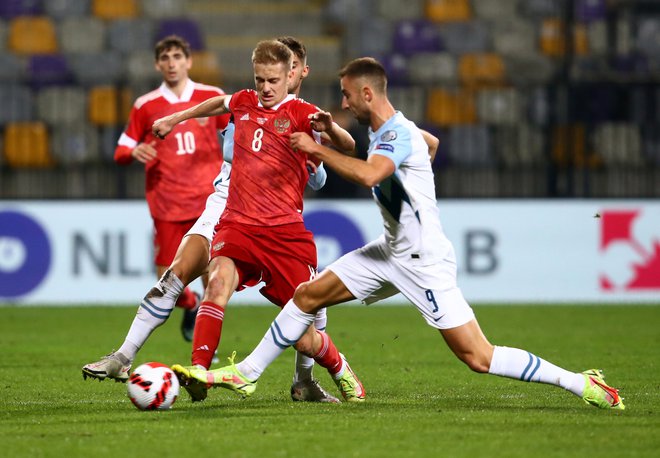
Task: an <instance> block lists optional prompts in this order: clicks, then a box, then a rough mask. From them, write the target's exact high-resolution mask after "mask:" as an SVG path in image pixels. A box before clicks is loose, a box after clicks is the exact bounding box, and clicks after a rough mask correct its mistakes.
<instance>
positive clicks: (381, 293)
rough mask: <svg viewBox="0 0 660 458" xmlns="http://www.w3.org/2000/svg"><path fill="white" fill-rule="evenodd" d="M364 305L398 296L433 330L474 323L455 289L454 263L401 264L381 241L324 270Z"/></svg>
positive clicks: (470, 312) (457, 289) (346, 256)
mask: <svg viewBox="0 0 660 458" xmlns="http://www.w3.org/2000/svg"><path fill="white" fill-rule="evenodd" d="M327 268H328V269H329V270H331V271H332V272H334V273H335V274H336V275H337V276H338V277H339V279H340V280H341V281H342V283H344V285H345V286H346V288H348V290H349V291H350V292H351V293H352V294H353V295H354V296H355V297H356V298H358V299H359V300H361V301H362V302H364V303H365V304H371V303H373V302H376V301H379V300H381V299H385V298H387V297H390V296H393V295H395V294H396V293H398V292H401V293H402V294H403V295H404V296H405V297H406V298H407V299H408V300H409V301H410V302H412V303H413V304H414V305H415V307H417V309H418V310H419V311H420V313H421V314H422V316H423V317H424V319H425V320H426V322H427V323H428V324H429V325H430V326H432V327H434V328H437V329H451V328H455V327H458V326H461V325H463V324H465V323H467V322H468V321H470V320H472V319H474V312H473V311H472V308H471V307H470V306H469V304H468V303H467V302H466V301H465V299H464V298H463V294H462V293H461V290H460V289H459V288H458V286H456V263H455V262H451V261H450V260H443V261H441V262H438V263H436V264H431V265H424V266H422V265H416V264H415V263H414V262H402V261H401V259H400V258H395V257H393V256H391V255H390V254H389V248H388V247H387V244H386V243H385V239H384V238H382V237H381V238H380V239H377V240H375V241H373V242H371V243H368V244H367V245H365V246H363V247H362V248H359V249H357V250H354V251H351V252H350V253H347V254H345V255H344V256H342V257H341V258H339V259H338V260H337V261H335V262H333V263H332V264H330V265H329V266H328V267H327Z"/></svg>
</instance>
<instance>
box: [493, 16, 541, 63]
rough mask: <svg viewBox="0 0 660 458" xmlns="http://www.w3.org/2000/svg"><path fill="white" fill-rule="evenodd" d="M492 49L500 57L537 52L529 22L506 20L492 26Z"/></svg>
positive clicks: (534, 34)
mask: <svg viewBox="0 0 660 458" xmlns="http://www.w3.org/2000/svg"><path fill="white" fill-rule="evenodd" d="M491 30H492V36H493V48H494V49H495V51H496V52H497V53H498V54H501V55H502V56H519V55H530V54H535V53H536V52H537V49H536V46H537V43H536V30H535V28H534V25H533V24H532V23H531V22H530V21H521V20H513V19H507V20H505V21H500V22H497V23H495V24H493V26H492V29H491Z"/></svg>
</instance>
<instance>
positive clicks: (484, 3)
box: [472, 0, 520, 22]
mask: <svg viewBox="0 0 660 458" xmlns="http://www.w3.org/2000/svg"><path fill="white" fill-rule="evenodd" d="M518 3H520V2H519V1H518V0H497V1H493V0H472V12H473V13H474V17H475V18H478V19H484V20H487V21H495V22H501V21H505V20H510V19H512V18H514V17H515V16H516V15H517V7H518Z"/></svg>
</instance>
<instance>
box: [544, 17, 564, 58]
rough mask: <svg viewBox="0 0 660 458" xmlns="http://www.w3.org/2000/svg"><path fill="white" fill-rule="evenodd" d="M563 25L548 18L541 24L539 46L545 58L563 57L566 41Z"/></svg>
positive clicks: (558, 20) (557, 20)
mask: <svg viewBox="0 0 660 458" xmlns="http://www.w3.org/2000/svg"><path fill="white" fill-rule="evenodd" d="M564 35H565V34H564V23H563V22H562V20H561V19H556V18H548V19H544V20H543V22H542V23H541V37H540V40H539V46H540V48H541V52H542V53H543V54H545V55H546V56H550V57H559V56H563V55H564V51H565V49H566V39H565V36H564Z"/></svg>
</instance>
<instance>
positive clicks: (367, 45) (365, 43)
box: [354, 18, 395, 56]
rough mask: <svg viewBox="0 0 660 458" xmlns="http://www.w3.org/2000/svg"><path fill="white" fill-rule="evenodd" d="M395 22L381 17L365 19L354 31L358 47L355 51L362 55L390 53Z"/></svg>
mask: <svg viewBox="0 0 660 458" xmlns="http://www.w3.org/2000/svg"><path fill="white" fill-rule="evenodd" d="M394 29H395V23H393V22H392V21H388V20H386V19H383V18H374V20H372V21H367V22H366V23H365V24H364V25H362V26H361V27H360V30H359V31H357V33H355V32H354V33H355V35H356V36H357V37H359V43H360V47H359V49H356V52H358V54H360V55H362V56H386V55H387V54H390V53H392V52H393V51H392V47H393V45H394Z"/></svg>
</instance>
